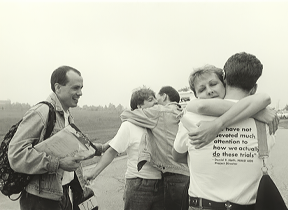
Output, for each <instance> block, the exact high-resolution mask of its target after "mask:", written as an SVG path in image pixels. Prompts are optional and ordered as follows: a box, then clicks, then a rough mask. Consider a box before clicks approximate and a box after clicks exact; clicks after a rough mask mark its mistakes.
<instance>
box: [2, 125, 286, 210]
mask: <svg viewBox="0 0 288 210" xmlns="http://www.w3.org/2000/svg"><path fill="white" fill-rule="evenodd" d="M287 141H288V130H287V129H279V130H278V131H277V143H276V145H275V147H274V148H273V150H272V152H271V154H270V161H269V162H270V163H269V171H270V175H271V176H272V178H273V180H274V182H275V184H276V185H277V187H278V188H279V190H280V192H281V193H282V196H283V198H284V200H285V202H286V205H287V206H288V163H287V161H288V142H287ZM125 170H126V156H123V157H119V158H116V159H115V160H114V161H113V162H112V163H111V165H109V166H108V167H107V168H106V169H105V170H104V171H103V172H102V173H101V175H99V176H98V177H97V179H96V180H95V182H94V184H93V189H94V190H95V194H96V195H97V198H98V202H99V209H100V210H119V209H123V201H122V195H123V191H124V173H125ZM0 209H1V210H18V209H19V204H18V201H15V202H13V201H10V200H9V199H7V198H6V197H5V196H3V195H2V194H1V193H0Z"/></svg>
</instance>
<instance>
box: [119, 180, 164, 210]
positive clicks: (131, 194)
mask: <svg viewBox="0 0 288 210" xmlns="http://www.w3.org/2000/svg"><path fill="white" fill-rule="evenodd" d="M123 199H124V210H163V209H164V186H163V180H161V179H142V178H133V179H126V184H125V191H124V196H123Z"/></svg>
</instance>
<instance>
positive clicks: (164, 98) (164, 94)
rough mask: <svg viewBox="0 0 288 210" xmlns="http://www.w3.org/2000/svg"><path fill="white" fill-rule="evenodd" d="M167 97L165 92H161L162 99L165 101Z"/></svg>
mask: <svg viewBox="0 0 288 210" xmlns="http://www.w3.org/2000/svg"><path fill="white" fill-rule="evenodd" d="M167 99H168V95H167V94H166V93H163V101H166V100H167Z"/></svg>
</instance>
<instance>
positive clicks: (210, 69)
mask: <svg viewBox="0 0 288 210" xmlns="http://www.w3.org/2000/svg"><path fill="white" fill-rule="evenodd" d="M206 73H209V74H211V73H214V74H216V76H217V77H218V78H219V80H220V81H221V82H222V83H223V85H224V87H225V82H224V77H225V73H224V71H223V69H220V68H217V67H216V66H213V65H209V64H206V65H204V66H202V67H199V68H196V69H194V70H193V72H192V73H191V74H190V76H189V81H188V82H189V86H190V89H191V90H192V91H193V93H194V95H195V97H197V94H196V90H195V79H196V78H199V77H200V76H201V75H203V74H206Z"/></svg>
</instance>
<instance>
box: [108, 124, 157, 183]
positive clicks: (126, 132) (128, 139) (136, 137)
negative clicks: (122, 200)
mask: <svg viewBox="0 0 288 210" xmlns="http://www.w3.org/2000/svg"><path fill="white" fill-rule="evenodd" d="M144 132H146V130H145V128H142V127H139V126H136V125H134V124H132V123H130V122H128V121H125V122H123V123H122V124H121V126H120V128H119V130H118V132H117V134H116V136H115V137H114V138H113V139H112V140H111V141H110V143H109V145H110V146H111V147H112V148H113V149H115V150H116V151H117V152H118V153H123V152H125V151H126V152H127V171H126V173H125V178H136V177H139V178H143V179H161V172H160V171H158V170H157V169H156V168H154V167H153V166H151V165H150V163H148V162H147V163H145V164H144V166H143V168H142V169H141V170H140V171H139V172H138V170H137V162H138V150H139V144H140V141H141V138H142V136H143V134H144Z"/></svg>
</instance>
